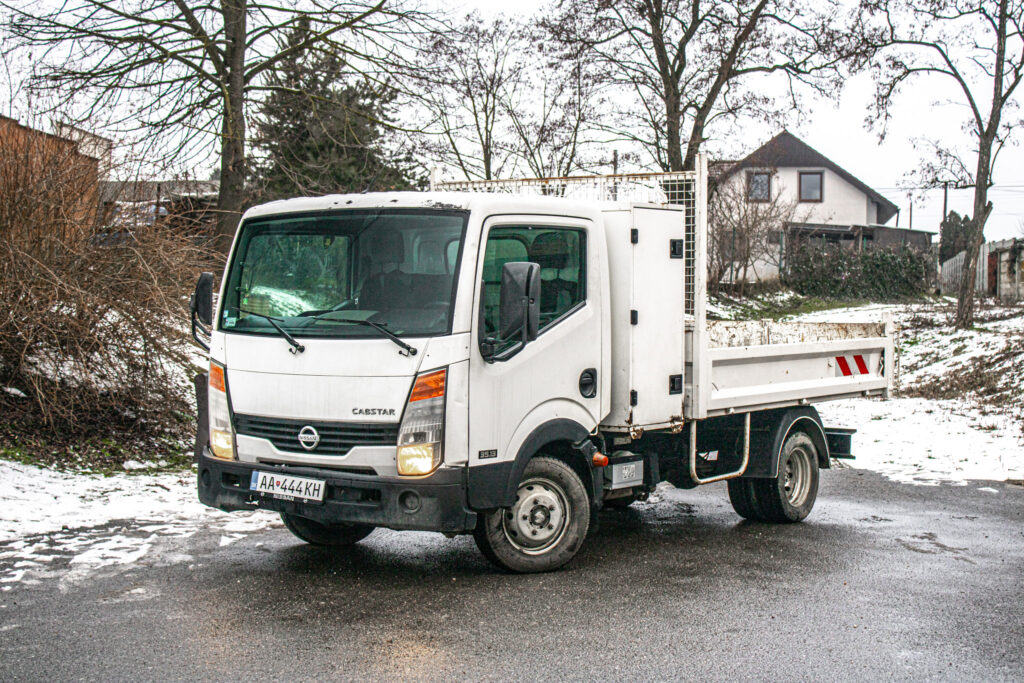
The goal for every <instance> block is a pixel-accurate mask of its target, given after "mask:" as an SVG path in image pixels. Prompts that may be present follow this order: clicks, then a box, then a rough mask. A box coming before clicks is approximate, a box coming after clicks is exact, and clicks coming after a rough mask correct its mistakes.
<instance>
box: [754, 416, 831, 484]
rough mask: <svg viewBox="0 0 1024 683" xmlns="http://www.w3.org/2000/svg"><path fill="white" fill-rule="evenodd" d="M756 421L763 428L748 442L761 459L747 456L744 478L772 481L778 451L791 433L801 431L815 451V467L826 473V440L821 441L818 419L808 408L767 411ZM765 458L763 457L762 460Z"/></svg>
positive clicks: (777, 469)
mask: <svg viewBox="0 0 1024 683" xmlns="http://www.w3.org/2000/svg"><path fill="white" fill-rule="evenodd" d="M762 415H763V417H762V418H761V420H759V421H760V422H761V423H762V427H763V428H766V429H765V431H764V432H762V435H761V436H760V438H758V439H756V440H752V444H751V446H752V447H751V450H752V451H754V449H755V448H756V450H757V451H758V452H759V453H758V454H759V455H760V456H761V457H754V456H755V453H753V452H752V453H751V457H752V459H751V463H750V465H749V466H748V467H747V472H746V474H744V476H745V477H747V478H752V479H774V478H775V477H777V476H778V474H779V459H780V458H781V456H782V447H783V445H784V444H785V443H786V439H788V438H789V435H790V434H792V433H793V432H794V431H802V432H804V433H805V434H807V435H808V436H809V437H810V439H811V441H812V442H813V443H814V447H815V448H816V449H817V451H818V467H820V468H822V469H827V468H828V467H829V466H830V463H829V452H828V439H827V438H826V437H825V427H824V426H823V425H822V423H821V416H820V415H818V411H817V410H816V409H814V408H813V407H811V406H801V407H798V408H786V409H782V410H777V411H769V412H767V413H765V414H762ZM765 456H767V457H765Z"/></svg>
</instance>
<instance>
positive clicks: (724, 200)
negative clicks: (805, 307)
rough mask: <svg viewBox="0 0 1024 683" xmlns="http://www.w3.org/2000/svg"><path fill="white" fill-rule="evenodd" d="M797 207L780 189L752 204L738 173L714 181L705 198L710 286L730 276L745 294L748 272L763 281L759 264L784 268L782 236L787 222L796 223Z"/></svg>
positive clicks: (715, 285)
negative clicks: (706, 203)
mask: <svg viewBox="0 0 1024 683" xmlns="http://www.w3.org/2000/svg"><path fill="white" fill-rule="evenodd" d="M797 211H798V205H797V202H795V201H793V200H787V199H785V198H784V197H783V194H782V193H781V192H776V193H774V196H773V197H771V198H770V199H769V200H767V201H758V202H752V201H749V199H748V198H747V192H746V186H745V184H744V183H743V181H742V180H738V179H737V177H736V176H733V177H731V178H728V179H726V180H725V181H724V182H721V183H718V184H717V185H716V186H715V187H714V189H713V191H712V192H711V196H710V198H709V201H708V287H709V289H711V290H712V291H715V290H717V289H718V286H719V284H720V283H721V282H722V280H723V279H724V278H725V276H726V275H727V274H729V276H730V277H729V280H730V282H731V283H732V284H733V285H734V286H735V285H737V284H738V285H739V286H738V291H739V294H740V295H741V296H742V295H743V290H744V288H745V287H746V283H747V282H748V281H750V279H751V278H750V276H751V275H753V276H754V280H758V281H759V280H760V279H761V273H760V272H759V270H758V269H759V267H762V268H763V267H764V266H772V267H774V268H775V269H776V271H781V268H782V266H783V255H782V253H781V250H782V248H783V247H784V240H785V238H784V237H783V235H784V233H785V230H786V225H787V224H788V223H793V222H799V221H800V220H801V219H799V218H798V217H797Z"/></svg>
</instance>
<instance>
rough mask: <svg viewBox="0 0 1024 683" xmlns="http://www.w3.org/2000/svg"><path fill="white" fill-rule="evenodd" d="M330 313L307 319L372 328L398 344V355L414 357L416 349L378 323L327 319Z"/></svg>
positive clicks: (351, 319)
mask: <svg viewBox="0 0 1024 683" xmlns="http://www.w3.org/2000/svg"><path fill="white" fill-rule="evenodd" d="M307 313H308V311H307ZM331 313H334V311H327V312H325V313H320V314H318V315H311V316H309V319H310V320H312V321H315V320H329V321H331V322H332V323H349V324H351V325H364V326H366V327H372V328H373V329H375V330H377V331H378V332H380V333H381V334H383V335H384V336H385V337H387V338H388V339H390V340H391V341H393V342H395V343H396V344H398V346H399V347H400V348H401V349H402V350H401V351H399V353H401V354H402V355H403V356H415V355H416V347H415V346H411V345H409V344H407V343H405V342H404V341H402V339H401V337H399V336H398V335H397V334H395V333H394V332H392V331H391V330H389V329H388V328H386V327H384V326H383V325H381V324H380V323H375V322H373V321H372V320H358V319H353V318H328V317H327V316H328V315H329V314H331ZM299 315H302V313H300V314H299ZM310 324H312V323H310Z"/></svg>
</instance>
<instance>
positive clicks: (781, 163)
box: [721, 130, 898, 223]
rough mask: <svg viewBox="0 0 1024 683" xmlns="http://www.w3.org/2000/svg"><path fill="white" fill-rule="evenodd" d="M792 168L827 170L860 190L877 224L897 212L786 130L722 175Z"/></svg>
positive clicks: (887, 202)
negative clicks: (874, 206) (873, 209)
mask: <svg viewBox="0 0 1024 683" xmlns="http://www.w3.org/2000/svg"><path fill="white" fill-rule="evenodd" d="M789 167H805V168H806V167H811V168H815V167H820V168H827V169H829V170H830V171H832V172H833V173H835V174H836V175H838V176H839V177H841V178H842V179H843V180H845V181H846V182H848V183H850V184H851V185H853V186H854V187H856V188H857V189H858V190H860V191H861V192H863V193H864V194H866V195H867V196H868V197H869V198H871V200H872V201H874V202H877V203H878V222H879V223H886V222H888V220H889V219H890V218H892V217H893V216H895V215H896V212H897V211H898V209H897V207H896V205H895V204H893V203H892V202H891V201H889V200H888V199H886V198H885V197H883V196H882V195H881V194H879V193H878V192H876V191H875V190H873V189H871V188H870V187H868V185H867V184H865V183H864V182H862V181H861V180H860V179H858V178H856V177H855V176H854V175H853V174H852V173H850V172H849V171H847V170H846V169H844V168H842V167H841V166H839V164H837V163H835V162H834V161H832V160H831V159H829V158H828V157H826V156H825V155H824V154H822V153H821V152H819V151H818V150H816V149H814V148H813V147H811V146H810V145H808V144H807V143H806V142H804V141H803V140H801V139H800V138H798V137H797V136H795V135H793V134H792V133H790V132H789V131H788V130H783V131H782V132H781V133H779V134H778V135H776V136H775V137H773V138H772V139H771V140H769V141H768V142H766V143H764V144H763V145H761V146H760V147H758V148H757V149H755V150H754V151H753V152H751V153H750V154H748V155H747V156H746V157H744V158H743V159H741V160H740V161H737V162H736V163H735V164H734V165H733V166H732V168H730V169H729V170H728V171H726V172H725V173H723V174H722V176H721V177H722V178H723V179H724V178H727V177H729V176H731V175H733V174H734V173H736V172H737V171H740V170H742V169H744V168H789Z"/></svg>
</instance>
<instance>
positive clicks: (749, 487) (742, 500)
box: [727, 478, 764, 522]
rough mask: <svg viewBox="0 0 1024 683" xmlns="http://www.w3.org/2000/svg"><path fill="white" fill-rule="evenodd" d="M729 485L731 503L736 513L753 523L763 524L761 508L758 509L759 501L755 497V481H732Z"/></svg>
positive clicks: (729, 481) (740, 479)
mask: <svg viewBox="0 0 1024 683" xmlns="http://www.w3.org/2000/svg"><path fill="white" fill-rule="evenodd" d="M727 483H728V484H729V502H730V503H732V509H733V510H735V511H736V514H738V515H739V516H740V517H743V518H744V519H749V520H751V521H752V522H763V521H764V517H763V516H762V515H761V508H760V507H758V505H757V499H756V498H755V497H754V480H753V479H742V478H739V479H730V480H728V482H727Z"/></svg>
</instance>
